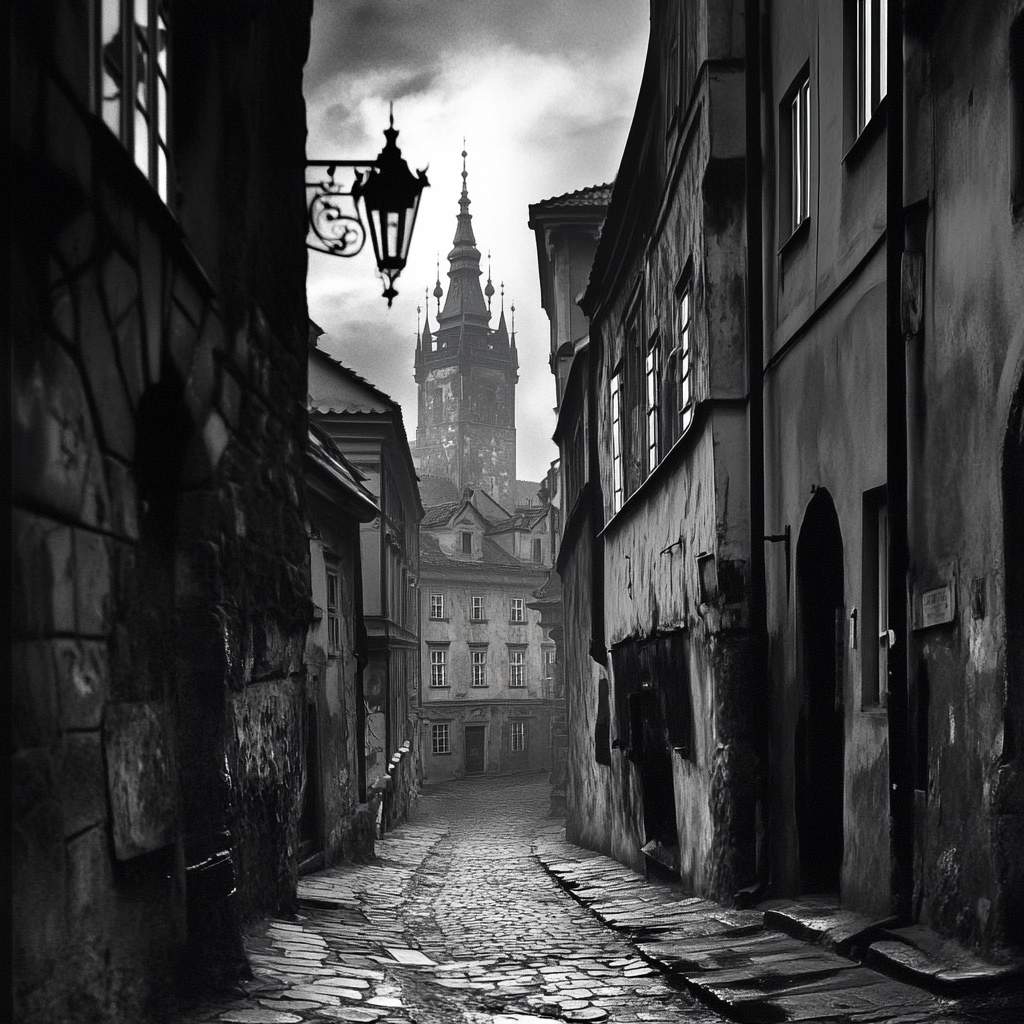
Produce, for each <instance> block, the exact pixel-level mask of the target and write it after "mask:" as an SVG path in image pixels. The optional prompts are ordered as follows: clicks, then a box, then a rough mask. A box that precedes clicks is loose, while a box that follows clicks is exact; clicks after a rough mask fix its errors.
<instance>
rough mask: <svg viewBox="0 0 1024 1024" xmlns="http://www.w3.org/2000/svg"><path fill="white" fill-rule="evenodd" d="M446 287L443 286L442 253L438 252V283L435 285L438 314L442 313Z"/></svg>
mask: <svg viewBox="0 0 1024 1024" xmlns="http://www.w3.org/2000/svg"><path fill="white" fill-rule="evenodd" d="M442 295H444V289H443V288H442V287H441V254H440V253H438V254H437V283H436V284H435V285H434V298H435V299H436V300H437V315H438V316H440V315H441V296H442Z"/></svg>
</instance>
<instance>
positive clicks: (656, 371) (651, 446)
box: [646, 334, 661, 473]
mask: <svg viewBox="0 0 1024 1024" xmlns="http://www.w3.org/2000/svg"><path fill="white" fill-rule="evenodd" d="M646 378H647V472H648V473H653V472H654V470H655V469H657V466H658V461H659V459H660V450H659V449H660V445H659V442H660V440H661V438H660V431H659V429H658V405H659V402H660V400H661V350H660V349H659V348H658V335H657V334H654V335H653V336H652V338H651V341H650V344H649V345H648V348H647V366H646Z"/></svg>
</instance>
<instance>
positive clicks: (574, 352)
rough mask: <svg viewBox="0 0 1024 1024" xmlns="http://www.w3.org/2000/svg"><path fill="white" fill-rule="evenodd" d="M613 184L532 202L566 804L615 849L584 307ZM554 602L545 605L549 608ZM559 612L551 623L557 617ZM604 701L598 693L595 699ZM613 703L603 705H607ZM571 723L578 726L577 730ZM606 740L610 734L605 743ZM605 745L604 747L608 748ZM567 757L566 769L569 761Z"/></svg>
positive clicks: (569, 813) (577, 826)
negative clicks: (553, 512)
mask: <svg viewBox="0 0 1024 1024" xmlns="http://www.w3.org/2000/svg"><path fill="white" fill-rule="evenodd" d="M610 198H611V186H610V185H597V186H594V187H592V188H586V189H580V190H579V191H577V192H571V193H568V194H566V195H563V196H556V197H554V198H552V199H548V200H545V201H543V202H540V203H534V204H532V205H531V206H530V220H529V226H530V227H531V228H532V230H533V232H534V234H535V236H536V241H537V264H538V272H539V274H540V292H541V304H542V306H543V308H544V311H545V312H546V313H547V315H548V319H549V322H550V331H551V334H550V356H549V365H550V367H551V372H552V374H553V375H554V378H555V411H556V417H557V419H556V423H555V433H554V440H555V443H556V444H557V445H558V451H559V459H558V461H557V463H556V464H555V467H554V472H553V473H552V474H550V475H551V476H552V484H551V487H550V489H551V490H553V491H554V492H555V498H554V501H555V502H556V503H557V506H558V509H559V519H560V523H561V530H560V531H559V535H558V543H557V545H556V551H555V569H556V570H557V571H556V572H555V573H553V574H552V575H553V580H552V581H551V582H550V583H549V584H547V585H546V586H545V588H543V589H544V591H545V592H557V594H558V601H557V604H556V605H552V606H550V611H554V618H556V619H557V621H556V622H555V624H554V626H553V627H552V628H551V629H550V631H549V635H550V636H551V637H552V639H554V640H555V643H556V652H557V653H556V676H557V679H558V685H559V689H560V690H561V691H562V693H563V694H564V701H565V704H564V707H563V715H564V722H563V721H562V720H559V721H558V723H557V725H558V732H559V743H558V748H559V750H560V751H562V750H564V762H563V761H562V760H561V759H560V760H559V765H558V767H559V777H558V778H557V780H553V781H555V782H556V786H557V788H559V789H560V791H561V799H560V800H559V803H560V804H561V806H562V807H563V808H564V813H565V817H566V835H567V836H568V838H569V840H570V841H572V842H576V843H582V844H583V845H587V846H591V847H594V848H596V849H599V850H601V851H603V852H605V853H610V852H611V843H610V838H611V830H610V828H609V826H608V822H607V820H605V821H603V822H602V823H601V824H599V825H598V827H597V828H594V827H593V820H592V818H591V817H590V815H589V813H588V808H589V806H590V805H589V802H588V800H587V799H586V798H585V796H584V794H585V793H586V792H587V791H588V790H592V789H593V788H594V787H595V786H596V785H597V781H596V777H597V776H598V774H599V772H600V769H599V768H598V767H597V765H598V764H599V763H602V760H601V759H603V763H607V762H608V760H609V758H610V748H609V747H608V743H609V740H608V735H607V734H608V721H607V719H608V714H609V707H610V704H609V689H608V676H607V673H606V672H603V670H602V661H603V659H600V658H599V659H596V660H595V659H594V657H592V653H591V650H592V648H591V637H592V635H593V629H592V626H593V622H592V616H593V613H594V609H595V601H594V597H593V595H594V587H595V586H596V585H599V584H600V582H601V574H600V573H598V574H597V576H596V577H595V574H594V573H593V570H592V566H593V556H594V550H593V549H594V546H595V544H596V543H597V541H596V533H597V531H596V530H595V529H594V526H593V523H594V522H595V521H599V520H600V516H597V517H596V518H595V515H594V511H595V509H594V506H595V502H596V501H597V500H599V492H598V491H596V490H595V487H594V486H593V484H592V483H591V466H590V457H589V453H590V439H591V438H592V437H593V433H594V422H593V419H592V416H591V413H592V403H591V402H590V376H589V357H590V325H589V323H588V321H587V319H586V317H585V316H584V315H583V311H582V310H581V309H580V307H579V305H578V304H577V303H576V299H578V298H579V297H580V296H581V294H582V292H583V289H584V287H585V286H586V282H587V280H588V278H589V275H590V267H591V265H592V264H593V262H594V254H595V252H596V249H597V241H598V238H599V237H600V232H601V225H602V224H603V223H604V218H605V216H606V214H607V212H608V200H609V199H610ZM548 604H549V602H547V601H543V605H544V606H545V607H547V606H548ZM550 611H549V612H548V613H547V614H545V613H544V612H543V611H542V617H543V618H544V619H548V618H551V617H552V616H551V614H550ZM595 694H596V695H597V699H596V700H595V699H594V695H595ZM602 709H603V710H602ZM570 723H571V726H572V727H571V728H570ZM598 736H600V737H602V738H603V745H600V744H599V740H598ZM599 750H600V753H598V751H599ZM563 763H564V769H562V768H561V765H562V764H563Z"/></svg>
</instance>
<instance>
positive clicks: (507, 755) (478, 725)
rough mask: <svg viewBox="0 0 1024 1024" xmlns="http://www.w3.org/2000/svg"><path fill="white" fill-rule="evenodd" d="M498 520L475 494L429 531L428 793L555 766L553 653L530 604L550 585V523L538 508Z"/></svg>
mask: <svg viewBox="0 0 1024 1024" xmlns="http://www.w3.org/2000/svg"><path fill="white" fill-rule="evenodd" d="M495 511H496V510H495V506H494V503H493V502H491V501H489V500H488V499H487V498H486V496H484V495H479V496H478V495H475V494H474V493H473V492H471V491H469V490H468V489H467V493H466V496H465V497H464V498H463V500H462V501H458V502H450V503H448V504H444V505H437V506H434V507H433V508H430V509H428V510H427V513H426V515H425V516H424V518H423V522H422V524H421V553H420V571H421V584H420V589H421V593H422V601H423V612H422V618H423V653H422V665H423V672H422V677H421V681H420V695H419V698H420V699H419V709H420V741H419V743H420V750H421V761H422V766H423V779H424V781H425V782H428V783H430V782H444V781H446V780H448V779H456V778H462V777H464V776H466V775H482V774H510V773H514V772H527V771H541V770H545V771H550V769H551V766H552V761H551V746H552V743H551V740H552V732H551V730H552V718H553V714H554V713H555V712H556V711H557V709H558V706H559V704H560V703H561V702H560V701H558V700H556V693H555V670H554V651H555V645H554V642H553V641H552V640H550V639H549V638H548V637H547V635H546V634H545V631H544V629H543V627H542V625H541V616H540V612H539V611H538V610H537V609H535V608H531V607H530V602H531V597H532V594H533V592H534V591H535V590H537V589H539V588H540V587H541V586H542V584H544V582H545V581H546V579H547V574H548V568H549V567H550V540H551V532H552V529H551V528H552V520H553V513H552V510H551V508H550V506H539V507H534V508H533V509H532V510H521V511H520V512H519V513H518V514H517V515H516V516H513V517H508V516H507V514H503V515H502V518H500V519H498V518H496V517H495ZM497 511H498V513H499V514H502V513H504V510H497ZM485 513H486V514H485ZM488 516H491V517H495V518H488ZM514 551H520V552H528V553H529V555H528V557H527V558H525V559H524V558H521V557H519V556H517V554H515V553H513V552H514ZM534 556H536V558H535V560H534Z"/></svg>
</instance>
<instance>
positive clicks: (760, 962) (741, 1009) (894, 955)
mask: <svg viewBox="0 0 1024 1024" xmlns="http://www.w3.org/2000/svg"><path fill="white" fill-rule="evenodd" d="M534 853H535V856H536V857H537V858H538V861H539V862H540V863H541V864H542V865H543V866H544V867H545V868H546V870H547V871H548V872H549V873H550V874H551V875H552V876H553V877H554V878H555V879H556V880H557V881H558V882H559V884H561V885H562V886H563V887H564V888H565V889H566V890H567V891H568V892H569V893H571V894H572V896H573V897H574V898H575V899H576V900H578V901H579V902H580V903H581V904H582V905H583V906H586V907H587V908H588V909H589V910H590V911H591V912H592V913H593V914H594V915H595V916H596V917H598V918H599V919H600V920H601V921H603V922H604V923H605V924H606V925H608V927H610V928H613V929H615V930H617V931H620V932H623V933H625V934H627V935H629V936H630V938H631V940H632V941H633V943H634V945H635V947H636V949H637V950H638V952H639V953H640V954H641V956H643V957H644V959H645V960H646V961H647V962H648V963H650V964H654V965H657V966H658V967H659V968H660V969H661V970H663V971H665V972H666V974H667V975H668V976H669V977H671V978H673V979H674V981H675V982H676V983H677V984H679V985H681V986H683V987H685V989H686V990H687V991H689V992H690V993H691V994H692V995H694V996H695V997H696V998H698V999H700V1000H701V1001H702V1002H704V1003H705V1004H706V1005H707V1006H709V1007H712V1008H714V1009H715V1010H717V1011H719V1012H721V1013H723V1014H724V1015H727V1016H729V1017H730V1018H732V1019H733V1020H737V1021H741V1022H746V1021H750V1022H769V1024H770V1022H776V1021H789V1020H794V1021H795V1020H808V1021H810V1020H815V1021H821V1020H828V1021H857V1022H861V1024H873V1022H875V1021H878V1022H881V1021H889V1020H898V1021H902V1022H907V1024H909V1022H913V1021H924V1020H929V1021H931V1020H940V1021H947V1022H953V1021H960V1020H967V1019H970V1020H979V1021H980V1020H985V1021H999V1022H1006V1024H1009V1022H1010V1021H1014V1022H1017V1021H1019V1020H1020V1019H1024V1013H1022V1012H1021V1007H1022V1006H1024V999H1022V998H1021V990H1020V989H1019V988H1016V989H1014V988H1006V987H1004V988H1003V989H1002V990H1001V991H1000V993H999V994H998V996H994V997H993V998H991V999H989V1000H987V1001H986V1000H982V999H979V998H975V999H973V1000H968V1001H964V1000H960V1001H959V1002H958V1001H956V1000H952V999H942V998H940V997H939V996H938V995H937V994H936V993H935V992H934V991H930V990H927V989H926V988H924V987H922V984H923V982H924V981H929V980H938V979H940V978H941V979H943V980H946V979H953V978H956V979H958V980H959V981H960V982H961V984H962V985H963V986H966V985H967V984H969V983H971V982H974V983H977V981H978V978H979V977H983V978H985V979H986V980H987V981H988V982H991V983H996V982H1006V981H1007V980H1009V979H1010V978H1011V977H1013V975H1012V969H1011V968H1008V967H1003V966H1001V965H992V964H990V963H987V962H982V961H980V960H979V959H978V958H977V957H972V956H971V955H970V954H965V953H964V951H962V950H961V949H960V947H957V946H956V945H955V944H949V946H944V944H943V943H942V942H941V941H939V942H936V939H937V937H935V936H934V934H933V933H931V932H928V930H927V929H918V930H909V931H908V930H905V929H903V930H900V931H899V932H896V931H892V930H890V931H886V930H884V927H883V926H884V925H887V924H890V922H888V921H884V922H877V921H871V920H870V919H868V918H865V917H863V916H861V915H856V914H852V913H850V912H849V911H845V910H843V909H842V908H840V907H839V906H838V905H837V903H836V901H835V900H830V899H828V898H811V899H808V900H800V901H785V900H774V901H771V902H770V903H767V904H765V905H764V906H762V907H760V908H757V909H753V910H729V909H726V908H723V907H720V906H718V905H717V904H714V903H711V902H709V901H707V900H701V899H698V898H695V897H687V896H684V895H683V893H682V891H681V887H680V886H678V885H674V884H672V883H662V882H658V883H652V882H649V881H648V880H647V879H646V878H644V877H643V876H641V875H639V874H638V873H636V872H632V871H629V869H626V868H624V867H623V866H622V865H619V864H616V863H615V862H614V861H612V860H611V859H610V858H607V857H603V856H602V855H595V854H594V853H593V852H592V851H577V848H575V847H573V846H571V845H570V844H568V843H566V842H565V840H564V836H563V835H559V834H558V833H557V832H555V831H554V830H549V831H548V832H546V833H545V834H544V835H542V836H541V837H539V838H538V840H537V842H536V843H535V844H534ZM921 933H925V934H921ZM851 950H856V951H858V952H863V951H864V950H867V951H868V956H867V958H866V959H867V963H866V964H862V963H860V962H858V961H857V960H854V959H851V958H850V957H849V956H848V955H841V954H847V953H849V952H850V951H851ZM958 951H959V952H958ZM929 957H931V958H932V959H931V960H929ZM886 962H888V963H893V962H895V963H896V964H897V965H898V966H900V967H903V969H904V970H903V976H902V978H901V977H898V976H897V977H890V976H889V975H888V974H880V973H878V972H877V971H876V970H873V969H872V965H876V964H881V963H886ZM911 965H914V967H915V968H916V973H915V971H914V970H912V969H911ZM892 973H893V974H895V973H896V972H895V971H893V972H892ZM908 981H912V982H914V984H909V983H907V982H908ZM935 987H937V986H934V985H932V986H931V988H935ZM950 987H951V986H950Z"/></svg>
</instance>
